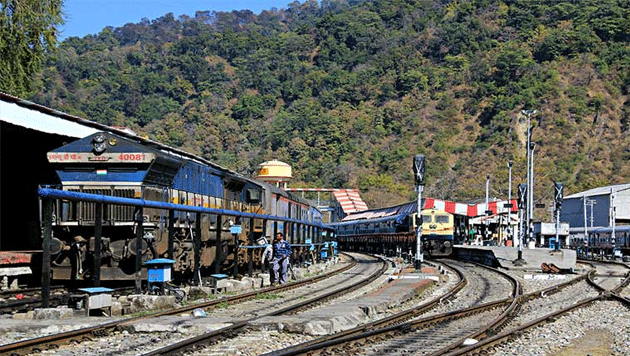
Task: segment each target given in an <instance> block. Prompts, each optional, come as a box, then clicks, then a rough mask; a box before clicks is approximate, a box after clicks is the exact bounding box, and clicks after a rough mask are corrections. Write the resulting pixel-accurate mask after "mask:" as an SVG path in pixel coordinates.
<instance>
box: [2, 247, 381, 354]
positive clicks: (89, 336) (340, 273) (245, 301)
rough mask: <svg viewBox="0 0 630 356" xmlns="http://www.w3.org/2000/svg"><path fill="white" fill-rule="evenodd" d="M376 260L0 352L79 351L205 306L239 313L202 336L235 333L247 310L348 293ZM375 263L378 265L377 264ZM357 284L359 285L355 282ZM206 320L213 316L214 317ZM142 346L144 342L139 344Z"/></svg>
mask: <svg viewBox="0 0 630 356" xmlns="http://www.w3.org/2000/svg"><path fill="white" fill-rule="evenodd" d="M374 261H376V259H374V260H373V261H372V263H357V262H356V261H354V262H353V263H350V264H348V265H347V266H346V267H344V268H340V269H337V270H336V271H334V272H332V273H329V274H326V275H322V276H317V277H313V278H310V279H307V280H303V281H299V282H295V283H291V284H287V285H285V286H278V287H270V288H266V289H263V290H259V291H254V292H250V293H244V294H239V295H235V296H229V297H224V298H219V299H216V300H212V301H210V302H206V303H202V304H199V305H190V306H186V307H183V308H178V309H175V310H171V311H166V312H161V313H156V314H151V315H147V316H141V317H136V318H131V319H126V320H120V321H115V322H111V323H107V324H104V325H98V326H95V327H90V328H83V329H81V330H77V331H73V332H69V333H63V334H57V335H50V336H47V337H42V338H37V339H31V340H25V341H22V342H17V343H13V344H9V345H4V346H0V354H14V355H19V354H27V353H32V352H33V351H35V352H37V351H42V350H47V349H52V348H59V347H61V348H63V345H66V344H68V343H71V342H73V343H76V345H73V346H72V349H73V353H75V352H77V351H76V350H77V348H80V347H81V343H80V342H81V340H84V341H86V343H89V342H91V341H94V340H98V339H100V338H103V337H107V335H114V334H118V336H117V337H120V334H124V335H131V334H133V332H131V333H130V332H129V330H132V329H133V328H134V327H136V326H137V325H147V324H152V323H160V322H164V323H167V322H168V320H169V319H170V320H171V321H172V322H173V323H175V324H178V323H180V324H181V323H183V321H182V320H184V319H186V318H188V319H190V314H191V313H193V312H195V311H199V310H204V312H206V313H208V314H211V313H212V316H213V318H212V319H211V320H212V321H213V322H214V321H216V319H215V318H214V317H215V316H218V315H219V314H220V312H221V311H225V310H228V309H230V308H231V309H236V313H235V315H233V316H232V317H231V319H230V318H227V317H226V319H225V320H223V323H225V324H230V325H228V326H225V327H218V331H216V330H215V331H216V333H215V331H211V332H205V333H199V334H201V335H203V336H199V337H201V338H204V337H205V338H209V339H212V338H216V337H220V336H217V335H221V334H226V333H227V334H233V333H234V330H238V329H239V328H242V327H243V326H244V325H245V324H246V323H245V320H247V317H246V314H262V313H263V312H264V311H271V312H270V313H268V314H269V315H278V314H286V313H291V312H294V311H296V310H300V309H301V308H304V307H306V306H307V305H308V304H313V303H317V302H319V303H321V301H322V300H325V299H327V298H333V297H335V296H336V295H339V294H341V293H346V292H349V291H351V290H352V289H353V288H355V287H356V286H358V285H360V283H358V282H356V283H348V281H351V280H353V279H354V280H356V279H357V278H356V276H355V275H354V273H352V272H349V271H351V270H353V269H356V268H359V267H358V266H361V265H368V266H369V267H371V270H372V272H371V274H372V276H373V277H372V278H374V276H377V275H378V274H379V273H382V271H384V268H385V267H386V266H387V263H385V262H381V263H378V264H376V263H373V262H374ZM375 266H376V267H378V268H375ZM328 279H334V280H335V282H331V284H333V285H337V286H341V287H338V288H331V287H327V288H324V287H321V288H318V287H314V286H316V285H318V284H321V283H324V282H323V281H325V280H328ZM344 281H345V282H344ZM368 281H369V279H368ZM363 283H367V282H366V281H363ZM353 284H354V285H356V286H353ZM309 286H311V287H309ZM313 289H317V290H321V291H320V293H319V295H318V296H317V297H316V298H311V299H312V300H311V299H308V296H309V295H312V294H314V291H313ZM298 290H302V295H301V296H299V295H298V294H297V293H298V292H296V291H298ZM283 294H293V297H292V298H284V299H286V300H287V303H286V305H284V306H283V307H280V306H279V305H278V302H277V300H278V299H279V298H278V295H283ZM261 304H265V306H262V305H261ZM231 305H234V306H233V307H232V306H231ZM256 308H258V309H256ZM182 315H188V316H187V317H183V318H182ZM258 317H260V316H257V317H254V318H258ZM178 318H180V320H179V321H177V320H176V319H178ZM250 319H251V318H250ZM173 320H174V321H173ZM206 320H210V318H208V319H206ZM210 328H214V329H217V327H216V325H213V326H211V327H210ZM190 334H191V333H187V335H188V336H190ZM182 336H184V335H182ZM142 338H143V339H144V340H145V341H144V342H146V336H143V337H142ZM169 343H171V344H172V343H175V340H174V339H173V338H169ZM113 346H115V345H113ZM146 346H149V347H151V349H154V348H155V347H156V345H155V343H150V344H148V345H146ZM180 346H181V345H180ZM88 347H89V346H88ZM139 347H141V346H140V345H139ZM138 350H139V349H133V350H129V351H130V353H132V354H138V352H139V351H138ZM86 352H89V351H86ZM79 353H80V352H79ZM114 353H116V354H118V353H119V352H114Z"/></svg>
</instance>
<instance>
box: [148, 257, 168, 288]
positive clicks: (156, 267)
mask: <svg viewBox="0 0 630 356" xmlns="http://www.w3.org/2000/svg"><path fill="white" fill-rule="evenodd" d="M173 263H175V261H173V260H170V259H168V258H156V259H154V260H150V261H147V262H146V263H145V264H144V265H145V266H147V280H148V281H149V283H154V282H158V283H164V282H170V281H171V268H172V266H173Z"/></svg>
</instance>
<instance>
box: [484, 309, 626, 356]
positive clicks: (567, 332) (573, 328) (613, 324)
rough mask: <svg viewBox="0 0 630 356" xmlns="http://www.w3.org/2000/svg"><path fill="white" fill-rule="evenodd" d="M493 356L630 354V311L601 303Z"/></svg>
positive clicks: (538, 330) (525, 336) (529, 334)
mask: <svg viewBox="0 0 630 356" xmlns="http://www.w3.org/2000/svg"><path fill="white" fill-rule="evenodd" d="M489 355H506V356H508V355H510V356H511V355H514V356H516V355H519V356H566V355H591V356H599V355H615V356H617V355H630V309H628V308H627V307H625V306H624V305H622V304H621V303H619V302H616V301H599V302H595V303H593V304H592V305H591V306H589V307H587V308H583V309H580V310H576V311H573V312H571V313H569V314H568V315H566V316H562V317H560V318H558V319H557V320H556V321H555V322H553V323H547V324H544V325H541V326H538V327H536V328H535V329H533V330H531V331H529V332H526V333H524V334H523V335H521V336H519V337H518V338H517V339H515V340H512V341H510V342H509V344H507V343H506V344H502V345H500V346H499V347H497V348H496V349H495V350H494V351H493V352H490V353H489Z"/></svg>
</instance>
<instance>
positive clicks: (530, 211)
mask: <svg viewBox="0 0 630 356" xmlns="http://www.w3.org/2000/svg"><path fill="white" fill-rule="evenodd" d="M537 112H538V111H536V110H521V114H523V115H525V116H527V194H528V199H527V209H526V210H527V219H526V224H525V225H526V228H525V231H527V237H528V239H529V238H531V221H532V220H533V218H534V217H533V215H534V205H533V201H534V194H533V190H534V189H533V185H534V169H533V166H534V157H533V156H534V147H533V146H532V126H531V118H532V116H533V115H536V113H537Z"/></svg>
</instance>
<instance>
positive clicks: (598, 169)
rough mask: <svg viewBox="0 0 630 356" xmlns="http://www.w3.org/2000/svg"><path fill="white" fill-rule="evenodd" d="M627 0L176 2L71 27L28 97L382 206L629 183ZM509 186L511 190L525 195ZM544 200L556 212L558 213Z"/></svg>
mask: <svg viewBox="0 0 630 356" xmlns="http://www.w3.org/2000/svg"><path fill="white" fill-rule="evenodd" d="M629 6H630V5H629V3H628V1H627V0H588V1H580V0H574V1H566V2H564V1H558V0H547V1H545V0H509V1H508V0H505V1H493V0H460V1H448V0H441V1H437V0H435V1H429V0H424V1H422V0H421V1H413V0H374V1H357V0H354V1H348V2H346V1H336V0H324V1H323V2H321V3H318V2H317V1H309V2H304V3H300V2H295V3H293V4H290V5H289V6H288V8H287V9H282V10H272V11H264V12H262V13H261V14H260V15H255V14H253V13H252V12H250V11H235V12H231V13H225V12H198V13H197V14H196V15H195V16H194V18H191V17H180V18H175V17H174V16H173V15H172V14H166V15H165V16H163V17H161V18H158V19H156V20H152V21H149V20H146V21H143V22H141V23H137V24H127V25H125V26H124V27H119V28H111V27H108V28H105V29H103V30H102V31H101V32H100V33H99V34H98V35H94V36H87V37H84V38H77V37H72V38H69V39H66V40H65V41H63V42H62V43H61V45H60V46H59V50H58V51H57V53H55V55H54V57H52V58H50V59H49V60H48V61H47V65H46V68H45V70H44V72H43V74H42V76H41V78H38V81H41V83H40V87H41V90H40V91H39V92H38V93H36V94H35V96H34V97H32V98H31V100H33V101H35V102H37V103H40V104H43V105H47V106H50V107H53V108H55V109H59V110H63V111H65V112H68V113H71V114H74V115H78V116H81V117H85V118H88V119H91V120H95V121H98V122H101V123H104V124H108V125H116V126H126V127H129V128H131V129H133V130H134V131H136V132H138V133H141V134H143V135H146V136H148V137H149V138H151V139H154V140H157V141H161V142H163V143H165V144H168V145H172V146H175V147H180V148H182V149H184V150H186V151H189V152H192V153H196V154H199V155H202V156H203V157H205V158H208V159H210V160H213V161H216V162H217V163H219V164H221V165H224V166H226V167H229V168H231V169H234V170H236V171H239V172H242V173H245V174H251V173H253V172H254V170H255V168H256V166H257V165H258V164H259V163H261V162H263V161H266V160H269V159H271V158H277V159H280V160H282V161H285V162H287V163H289V164H291V165H292V166H293V169H294V175H295V177H296V178H295V180H294V182H293V184H292V185H293V186H311V187H334V188H342V187H347V188H357V187H358V188H360V189H361V195H362V197H363V198H364V200H366V201H367V202H368V205H369V206H370V207H381V206H386V205H392V204H395V203H400V202H403V201H408V200H411V199H414V198H415V193H414V191H413V177H412V158H413V156H414V155H415V154H418V153H422V154H425V155H426V157H427V179H428V180H427V185H426V188H425V192H424V194H425V195H428V196H431V197H434V198H442V199H452V200H458V201H468V200H472V199H479V198H483V197H485V180H486V174H490V175H491V183H490V187H491V192H490V196H491V197H493V196H497V197H500V198H506V197H507V186H508V183H507V181H508V179H507V176H508V169H507V162H508V160H510V159H512V160H513V161H514V168H513V177H514V180H513V182H514V184H513V187H514V192H515V191H516V188H515V187H516V185H517V184H518V183H522V182H524V181H525V171H526V169H525V165H526V159H525V154H526V152H525V146H526V144H525V140H526V135H525V134H526V119H525V117H524V116H523V115H522V114H521V113H520V112H521V110H522V109H532V110H533V109H535V110H538V112H539V113H538V114H537V115H536V116H535V117H534V118H533V120H532V121H533V126H534V128H533V131H532V132H533V141H534V142H535V143H536V148H535V171H536V179H537V182H536V195H537V200H538V202H543V203H549V201H550V200H551V199H552V193H553V189H552V183H551V179H555V180H557V181H561V182H564V184H565V194H570V193H572V192H576V191H579V190H582V189H587V188H591V187H595V186H600V185H607V184H615V183H622V182H628V181H630V137H629V132H630V130H629V129H630V118H629V116H630V100H629V96H628V91H629V89H630V8H629ZM514 192H513V195H515V193H514ZM539 213H546V212H545V211H542V212H539Z"/></svg>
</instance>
